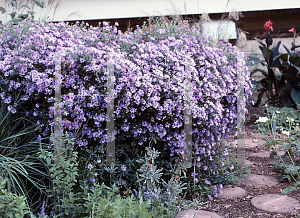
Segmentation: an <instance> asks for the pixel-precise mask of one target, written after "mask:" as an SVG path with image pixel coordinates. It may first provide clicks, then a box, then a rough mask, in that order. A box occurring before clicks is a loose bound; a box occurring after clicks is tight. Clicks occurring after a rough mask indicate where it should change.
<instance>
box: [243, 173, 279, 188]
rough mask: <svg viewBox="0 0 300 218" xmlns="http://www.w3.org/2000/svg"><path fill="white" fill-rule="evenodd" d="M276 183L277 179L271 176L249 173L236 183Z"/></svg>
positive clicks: (266, 184) (259, 184) (264, 184)
mask: <svg viewBox="0 0 300 218" xmlns="http://www.w3.org/2000/svg"><path fill="white" fill-rule="evenodd" d="M278 183H279V181H278V180H277V179H276V178H274V177H272V176H265V175H254V174H249V175H247V176H245V178H244V179H241V180H240V181H239V183H238V185H240V184H242V185H255V186H268V185H269V186H270V185H277V184H278Z"/></svg>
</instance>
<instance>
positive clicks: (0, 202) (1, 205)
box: [0, 178, 32, 218]
mask: <svg viewBox="0 0 300 218" xmlns="http://www.w3.org/2000/svg"><path fill="white" fill-rule="evenodd" d="M7 181H8V179H7V178H6V179H3V178H0V215H1V217H3V218H8V217H9V218H10V217H12V218H24V217H25V218H26V217H31V216H30V215H32V213H31V212H30V208H29V206H28V205H27V202H26V198H25V197H24V196H22V195H21V196H18V195H16V194H13V193H12V192H10V190H9V189H10V186H9V185H8V188H6V183H7Z"/></svg>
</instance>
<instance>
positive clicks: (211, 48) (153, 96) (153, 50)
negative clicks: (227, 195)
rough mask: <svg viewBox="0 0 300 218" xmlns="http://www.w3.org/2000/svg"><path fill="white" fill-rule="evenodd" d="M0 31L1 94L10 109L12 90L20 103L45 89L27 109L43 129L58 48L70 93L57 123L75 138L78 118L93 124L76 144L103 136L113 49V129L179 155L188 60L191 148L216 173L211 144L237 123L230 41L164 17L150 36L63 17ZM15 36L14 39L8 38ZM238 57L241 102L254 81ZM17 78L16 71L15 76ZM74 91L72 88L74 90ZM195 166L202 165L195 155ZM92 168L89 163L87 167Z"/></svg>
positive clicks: (51, 112)
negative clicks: (152, 140)
mask: <svg viewBox="0 0 300 218" xmlns="http://www.w3.org/2000/svg"><path fill="white" fill-rule="evenodd" d="M26 22H27V23H26ZM24 26H27V27H29V28H24V30H23V31H22V34H21V35H18V34H16V32H17V30H18V31H19V30H20V29H21V28H23V27H24ZM162 32H164V34H161V33H162ZM0 36H1V37H0V44H1V46H0V56H1V57H4V59H1V60H0V72H1V73H2V74H3V75H5V77H6V79H7V81H8V82H7V83H6V82H2V83H3V85H4V84H5V85H6V87H7V90H8V92H7V93H6V94H5V93H4V92H2V93H0V97H1V98H2V100H3V102H4V103H5V104H6V105H7V108H8V110H12V112H13V113H16V112H17V111H19V110H20V107H19V108H18V106H19V105H14V102H13V99H12V97H11V94H12V92H13V91H14V90H18V91H20V92H22V93H23V94H24V96H23V97H22V102H23V103H24V102H27V101H37V99H38V97H37V96H45V97H44V98H45V101H44V102H43V101H42V100H41V99H39V100H38V101H39V104H37V106H36V108H35V109H34V110H30V111H29V113H28V114H30V115H31V114H32V115H33V116H34V117H37V116H39V115H40V116H41V117H42V116H43V117H42V119H39V120H40V123H44V124H47V125H44V126H43V127H41V132H42V134H43V135H44V136H45V135H47V134H48V135H49V134H50V133H49V125H50V126H51V127H52V126H53V122H52V118H53V117H54V109H53V106H51V105H50V104H49V102H52V103H53V97H52V96H53V95H54V90H55V89H54V87H55V80H54V75H55V74H54V72H55V70H54V63H55V51H58V52H60V54H61V62H62V64H63V66H64V67H62V80H63V87H62V90H64V92H67V93H72V94H71V95H68V96H67V97H66V96H65V97H64V98H63V109H64V116H65V117H66V119H67V120H68V121H69V122H67V121H65V122H63V124H62V125H63V128H64V130H67V131H68V132H69V136H70V137H73V136H74V135H75V132H77V131H78V130H79V128H80V127H81V125H82V123H84V122H86V121H87V120H88V119H89V120H91V121H92V124H89V125H86V126H85V128H84V131H83V132H82V136H81V138H77V140H76V142H75V143H77V144H78V145H79V146H81V147H82V146H86V145H87V144H88V143H89V142H91V143H93V140H98V141H99V143H100V144H103V143H105V142H106V140H107V133H106V130H105V128H106V125H105V123H106V122H107V120H108V117H107V115H106V111H105V107H106V106H107V105H106V100H107V97H105V94H106V92H107V89H106V88H105V83H106V81H107V79H108V74H107V69H108V68H109V67H110V64H111V63H110V62H109V59H108V53H111V54H113V55H114V59H113V65H114V75H115V83H116V84H115V85H116V87H115V89H114V90H115V93H108V94H111V95H112V96H114V98H115V101H114V104H115V107H114V110H115V115H116V120H115V123H116V124H117V125H118V126H119V127H120V128H117V129H116V131H115V134H122V133H125V132H126V133H127V134H128V133H129V134H131V136H132V137H135V138H137V139H138V141H139V144H140V145H142V144H143V143H144V142H145V141H146V140H147V138H149V137H148V136H150V135H151V133H153V134H155V135H157V136H158V137H159V138H160V139H161V140H162V141H166V142H167V145H168V146H169V147H170V149H171V153H170V155H171V156H172V155H174V154H175V153H176V154H182V152H183V149H184V146H185V144H184V143H183V139H184V130H183V125H184V116H183V113H184V106H183V105H184V104H185V103H184V95H185V94H184V93H185V87H184V86H183V85H182V84H184V81H185V74H186V66H187V64H190V70H191V76H192V83H191V84H192V87H191V88H192V92H193V93H195V94H196V95H194V94H193V98H192V103H191V104H192V110H191V113H192V117H193V120H192V122H193V133H192V134H193V135H192V136H193V139H194V146H195V148H196V153H195V154H197V155H199V156H200V154H201V155H202V156H204V157H205V159H206V160H207V162H206V163H204V164H205V165H203V169H204V170H210V172H211V173H216V172H215V169H213V167H210V165H211V164H210V163H213V161H214V159H215V158H218V157H219V153H218V152H215V149H214V147H215V145H216V143H215V142H216V141H217V140H220V139H221V138H222V137H227V136H228V133H229V132H231V130H232V129H233V127H234V125H235V122H236V121H235V119H236V113H237V111H236V101H237V99H236V97H232V95H234V94H235V93H236V92H237V91H238V90H237V86H236V83H235V80H236V77H237V75H236V74H237V61H236V59H237V54H238V53H239V51H238V50H237V48H236V47H235V46H232V45H231V44H222V42H221V43H220V45H219V46H217V45H216V44H213V42H211V40H210V39H209V38H207V37H205V36H204V35H202V34H201V33H200V32H198V31H197V30H196V29H195V28H191V29H188V30H187V29H186V28H185V27H183V26H180V25H179V26H170V25H165V26H164V25H163V24H162V25H161V26H159V25H157V26H154V27H153V29H152V35H151V36H148V33H147V32H145V31H143V30H142V29H140V28H138V30H137V31H135V32H133V33H132V32H129V33H126V34H122V33H121V32H120V31H118V30H117V28H116V26H115V27H111V26H108V25H106V24H104V27H103V28H101V27H97V28H96V27H93V28H90V29H88V30H87V29H81V28H80V27H79V26H78V23H77V25H74V26H68V25H67V24H66V23H64V22H60V23H57V24H53V23H47V22H42V21H41V22H33V23H31V22H30V21H29V20H27V21H25V24H23V26H21V25H16V26H13V27H9V28H5V31H2V32H1V33H0ZM13 38H19V40H13V41H12V39H13ZM187 52H189V53H190V54H191V57H192V58H191V61H190V63H188V62H187V60H186V56H185V54H186V53H187ZM242 63H243V66H242V71H243V73H244V79H245V85H244V88H245V98H246V102H247V99H248V97H249V95H252V93H251V88H252V87H253V85H252V83H251V81H250V74H249V72H248V71H247V67H246V62H245V61H242ZM12 66H13V67H12ZM41 66H43V67H41ZM79 68H80V69H82V70H83V71H84V74H85V75H89V76H85V75H84V76H81V75H82V74H83V73H82V72H80V73H79V72H77V69H79ZM43 69H44V70H43ZM16 78H21V81H19V80H16ZM87 80H88V82H87ZM74 93H78V95H77V96H76V97H75V95H74ZM220 94H222V95H223V96H225V97H224V98H226V100H227V102H228V104H227V105H226V107H225V106H224V105H223V104H221V103H220V98H219V97H218V96H219V95H220ZM87 96H93V97H90V98H88V97H87ZM207 96H210V97H207ZM84 103H85V104H84ZM49 105H50V106H49ZM37 109H39V110H40V111H37ZM150 110H151V111H152V113H153V112H155V113H153V116H152V117H151V120H150V119H147V120H145V119H146V118H147V116H144V114H143V113H144V112H146V111H148V112H149V111H150ZM41 111H42V112H41ZM45 111H49V113H45ZM95 111H97V112H95ZM246 111H247V109H246ZM28 114H27V115H28ZM46 116H48V117H49V119H48V118H46ZM122 117H126V119H122ZM136 118H139V119H138V120H139V122H137V121H134V120H135V119H136ZM43 119H44V120H43ZM166 120H168V122H167V123H166ZM170 120H172V121H171V122H170ZM164 123H166V124H165V125H164ZM133 124H134V125H133ZM180 129H181V131H180ZM84 137H86V139H84ZM226 153H227V152H226V151H225V154H226ZM227 154H228V153H227ZM199 156H198V157H199ZM209 162H210V163H209ZM202 164H203V163H202ZM197 166H199V167H200V166H201V163H200V161H198V162H197ZM92 167H93V166H92V165H89V166H88V168H89V169H92ZM123 171H124V169H123ZM217 173H218V172H217Z"/></svg>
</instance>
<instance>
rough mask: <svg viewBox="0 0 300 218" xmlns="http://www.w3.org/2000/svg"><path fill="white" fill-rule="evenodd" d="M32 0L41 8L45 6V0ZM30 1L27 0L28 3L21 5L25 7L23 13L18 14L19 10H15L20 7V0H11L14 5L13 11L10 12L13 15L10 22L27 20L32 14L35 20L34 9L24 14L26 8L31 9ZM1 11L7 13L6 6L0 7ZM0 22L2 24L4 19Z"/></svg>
mask: <svg viewBox="0 0 300 218" xmlns="http://www.w3.org/2000/svg"><path fill="white" fill-rule="evenodd" d="M32 2H34V3H35V5H37V6H39V7H41V8H44V7H45V3H44V2H40V1H39V0H32ZM28 3H29V0H27V3H26V5H25V4H24V5H22V6H21V8H23V10H22V12H21V14H18V15H17V12H15V10H16V9H17V7H18V2H17V0H11V1H10V3H9V5H11V6H12V7H13V12H12V13H10V14H9V15H10V16H11V19H10V20H9V21H8V23H12V24H17V23H19V22H21V21H23V20H25V19H26V18H28V17H29V16H30V18H31V20H33V19H34V15H33V14H34V13H35V12H34V11H29V10H28V11H27V14H23V12H24V9H25V8H28V9H30V8H29V7H28ZM0 11H1V12H2V14H3V13H6V10H5V8H3V7H0ZM0 24H1V25H2V21H0Z"/></svg>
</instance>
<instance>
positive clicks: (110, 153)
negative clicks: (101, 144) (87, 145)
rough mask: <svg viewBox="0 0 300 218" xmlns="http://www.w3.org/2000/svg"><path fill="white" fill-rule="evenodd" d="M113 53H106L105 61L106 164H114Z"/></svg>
mask: <svg viewBox="0 0 300 218" xmlns="http://www.w3.org/2000/svg"><path fill="white" fill-rule="evenodd" d="M112 58H113V54H112V53H111V52H110V53H109V54H108V63H107V85H106V87H107V96H106V98H107V106H106V108H107V118H108V121H107V123H106V129H107V140H106V141H107V164H108V166H111V165H112V164H113V165H114V162H115V135H114V127H115V124H114V94H115V93H114V90H115V89H114V82H115V76H114V63H113V59H112Z"/></svg>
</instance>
